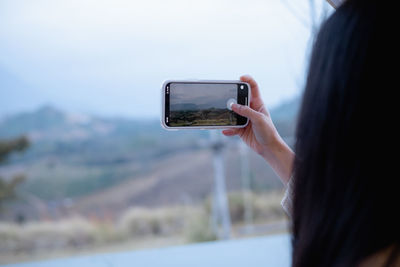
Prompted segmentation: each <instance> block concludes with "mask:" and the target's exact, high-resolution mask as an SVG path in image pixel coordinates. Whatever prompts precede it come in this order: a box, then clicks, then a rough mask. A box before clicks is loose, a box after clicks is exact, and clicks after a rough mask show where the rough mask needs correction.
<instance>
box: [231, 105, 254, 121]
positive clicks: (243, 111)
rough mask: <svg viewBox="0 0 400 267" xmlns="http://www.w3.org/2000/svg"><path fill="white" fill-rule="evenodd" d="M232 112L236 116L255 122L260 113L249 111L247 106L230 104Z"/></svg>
mask: <svg viewBox="0 0 400 267" xmlns="http://www.w3.org/2000/svg"><path fill="white" fill-rule="evenodd" d="M232 110H233V111H234V112H236V113H237V114H239V115H241V116H243V117H246V118H249V119H250V120H256V119H258V118H259V117H260V115H261V114H260V113H259V112H257V111H255V110H254V109H251V108H250V107H248V106H244V105H239V104H232Z"/></svg>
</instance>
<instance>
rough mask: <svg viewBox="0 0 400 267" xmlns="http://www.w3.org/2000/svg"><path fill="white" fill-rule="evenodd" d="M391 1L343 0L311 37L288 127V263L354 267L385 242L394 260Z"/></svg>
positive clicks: (397, 238) (398, 224)
mask: <svg viewBox="0 0 400 267" xmlns="http://www.w3.org/2000/svg"><path fill="white" fill-rule="evenodd" d="M384 5H386V7H384ZM390 6H391V4H389V2H387V1H378V0H375V1H369V0H347V1H346V2H345V3H344V4H343V5H342V6H341V7H340V8H339V9H338V10H337V11H336V12H335V13H334V14H332V16H331V17H330V18H328V20H327V21H326V22H325V23H324V24H323V25H322V27H321V29H320V32H319V34H318V36H317V38H316V41H315V43H314V47H313V52H312V56H311V61H310V65H309V72H308V76H307V82H306V88H305V92H304V97H303V103H302V107H301V110H300V114H299V120H298V125H297V132H296V145H295V150H296V158H295V162H294V173H293V176H294V204H293V215H292V216H293V266H296V267H298V266H307V267H308V266H356V265H357V264H359V263H360V262H361V261H362V260H364V259H366V258H367V257H368V256H371V255H372V254H374V253H375V252H378V251H380V250H381V249H385V248H389V247H390V248H393V250H392V251H393V253H392V256H393V257H390V258H391V261H392V262H393V261H395V260H396V256H398V253H399V244H400V234H399V229H400V221H399V218H400V216H399V210H400V208H399V201H398V197H397V195H400V188H399V187H397V186H396V184H397V183H396V180H398V179H399V178H398V177H399V174H398V173H397V170H395V168H396V169H397V166H396V163H397V162H395V160H396V161H397V158H398V156H397V155H396V154H393V152H395V153H398V152H397V151H391V152H392V153H390V150H394V142H397V140H395V138H398V136H397V135H396V134H397V130H394V129H393V128H392V127H393V124H394V123H396V124H397V122H398V121H399V120H398V119H397V118H396V117H395V113H394V111H392V110H391V109H392V108H393V107H394V106H392V102H391V100H393V99H394V96H393V95H392V93H391V92H393V89H394V88H395V87H398V85H397V79H398V77H396V74H397V73H396V72H397V71H398V69H399V68H398V67H394V66H393V67H392V66H391V63H392V62H391V61H392V60H393V59H394V58H396V59H397V58H398V50H397V49H400V47H395V46H394V43H395V39H396V36H395V35H396V32H398V30H397V29H396V27H397V23H394V22H391V20H394V19H395V17H393V16H392V14H391V13H390V9H391V8H392V9H393V11H394V10H396V11H395V12H397V11H398V10H397V9H396V8H395V7H394V6H393V7H390ZM395 55H397V56H396V57H395ZM395 63H396V64H398V62H395ZM397 76H400V75H399V74H397ZM385 119H387V120H385ZM393 133H395V134H394V135H393ZM392 138H393V139H392ZM393 141H394V142H393ZM389 153H390V154H389ZM387 264H388V265H389V264H390V263H389V262H387Z"/></svg>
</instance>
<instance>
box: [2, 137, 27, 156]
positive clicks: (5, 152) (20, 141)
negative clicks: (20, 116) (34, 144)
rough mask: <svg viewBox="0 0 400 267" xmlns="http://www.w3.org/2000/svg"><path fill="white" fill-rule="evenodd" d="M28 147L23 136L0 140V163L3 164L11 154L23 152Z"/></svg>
mask: <svg viewBox="0 0 400 267" xmlns="http://www.w3.org/2000/svg"><path fill="white" fill-rule="evenodd" d="M28 146H29V140H28V139H27V138H26V137H25V136H21V137H18V138H15V139H10V140H0V163H2V162H4V161H5V160H6V159H7V157H8V156H9V155H10V154H11V153H12V152H14V151H24V150H25V149H27V148H28Z"/></svg>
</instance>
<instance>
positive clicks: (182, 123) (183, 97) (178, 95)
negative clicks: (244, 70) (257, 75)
mask: <svg viewBox="0 0 400 267" xmlns="http://www.w3.org/2000/svg"><path fill="white" fill-rule="evenodd" d="M165 94H166V95H165V100H166V105H165V107H166V110H165V115H166V118H165V122H166V124H167V126H169V127H191V126H238V125H245V124H246V122H247V119H246V118H244V117H242V116H240V115H238V114H236V113H235V112H233V111H231V110H230V104H231V103H240V104H247V96H248V86H247V84H244V83H199V82H196V83H187V82H171V83H168V84H167V85H166V91H165Z"/></svg>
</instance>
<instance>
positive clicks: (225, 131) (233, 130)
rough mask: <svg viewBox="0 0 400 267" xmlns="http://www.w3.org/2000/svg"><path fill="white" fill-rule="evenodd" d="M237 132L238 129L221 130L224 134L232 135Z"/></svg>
mask: <svg viewBox="0 0 400 267" xmlns="http://www.w3.org/2000/svg"><path fill="white" fill-rule="evenodd" d="M238 133H239V129H228V130H223V131H222V134H223V135H225V136H234V135H237V134H238Z"/></svg>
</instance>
